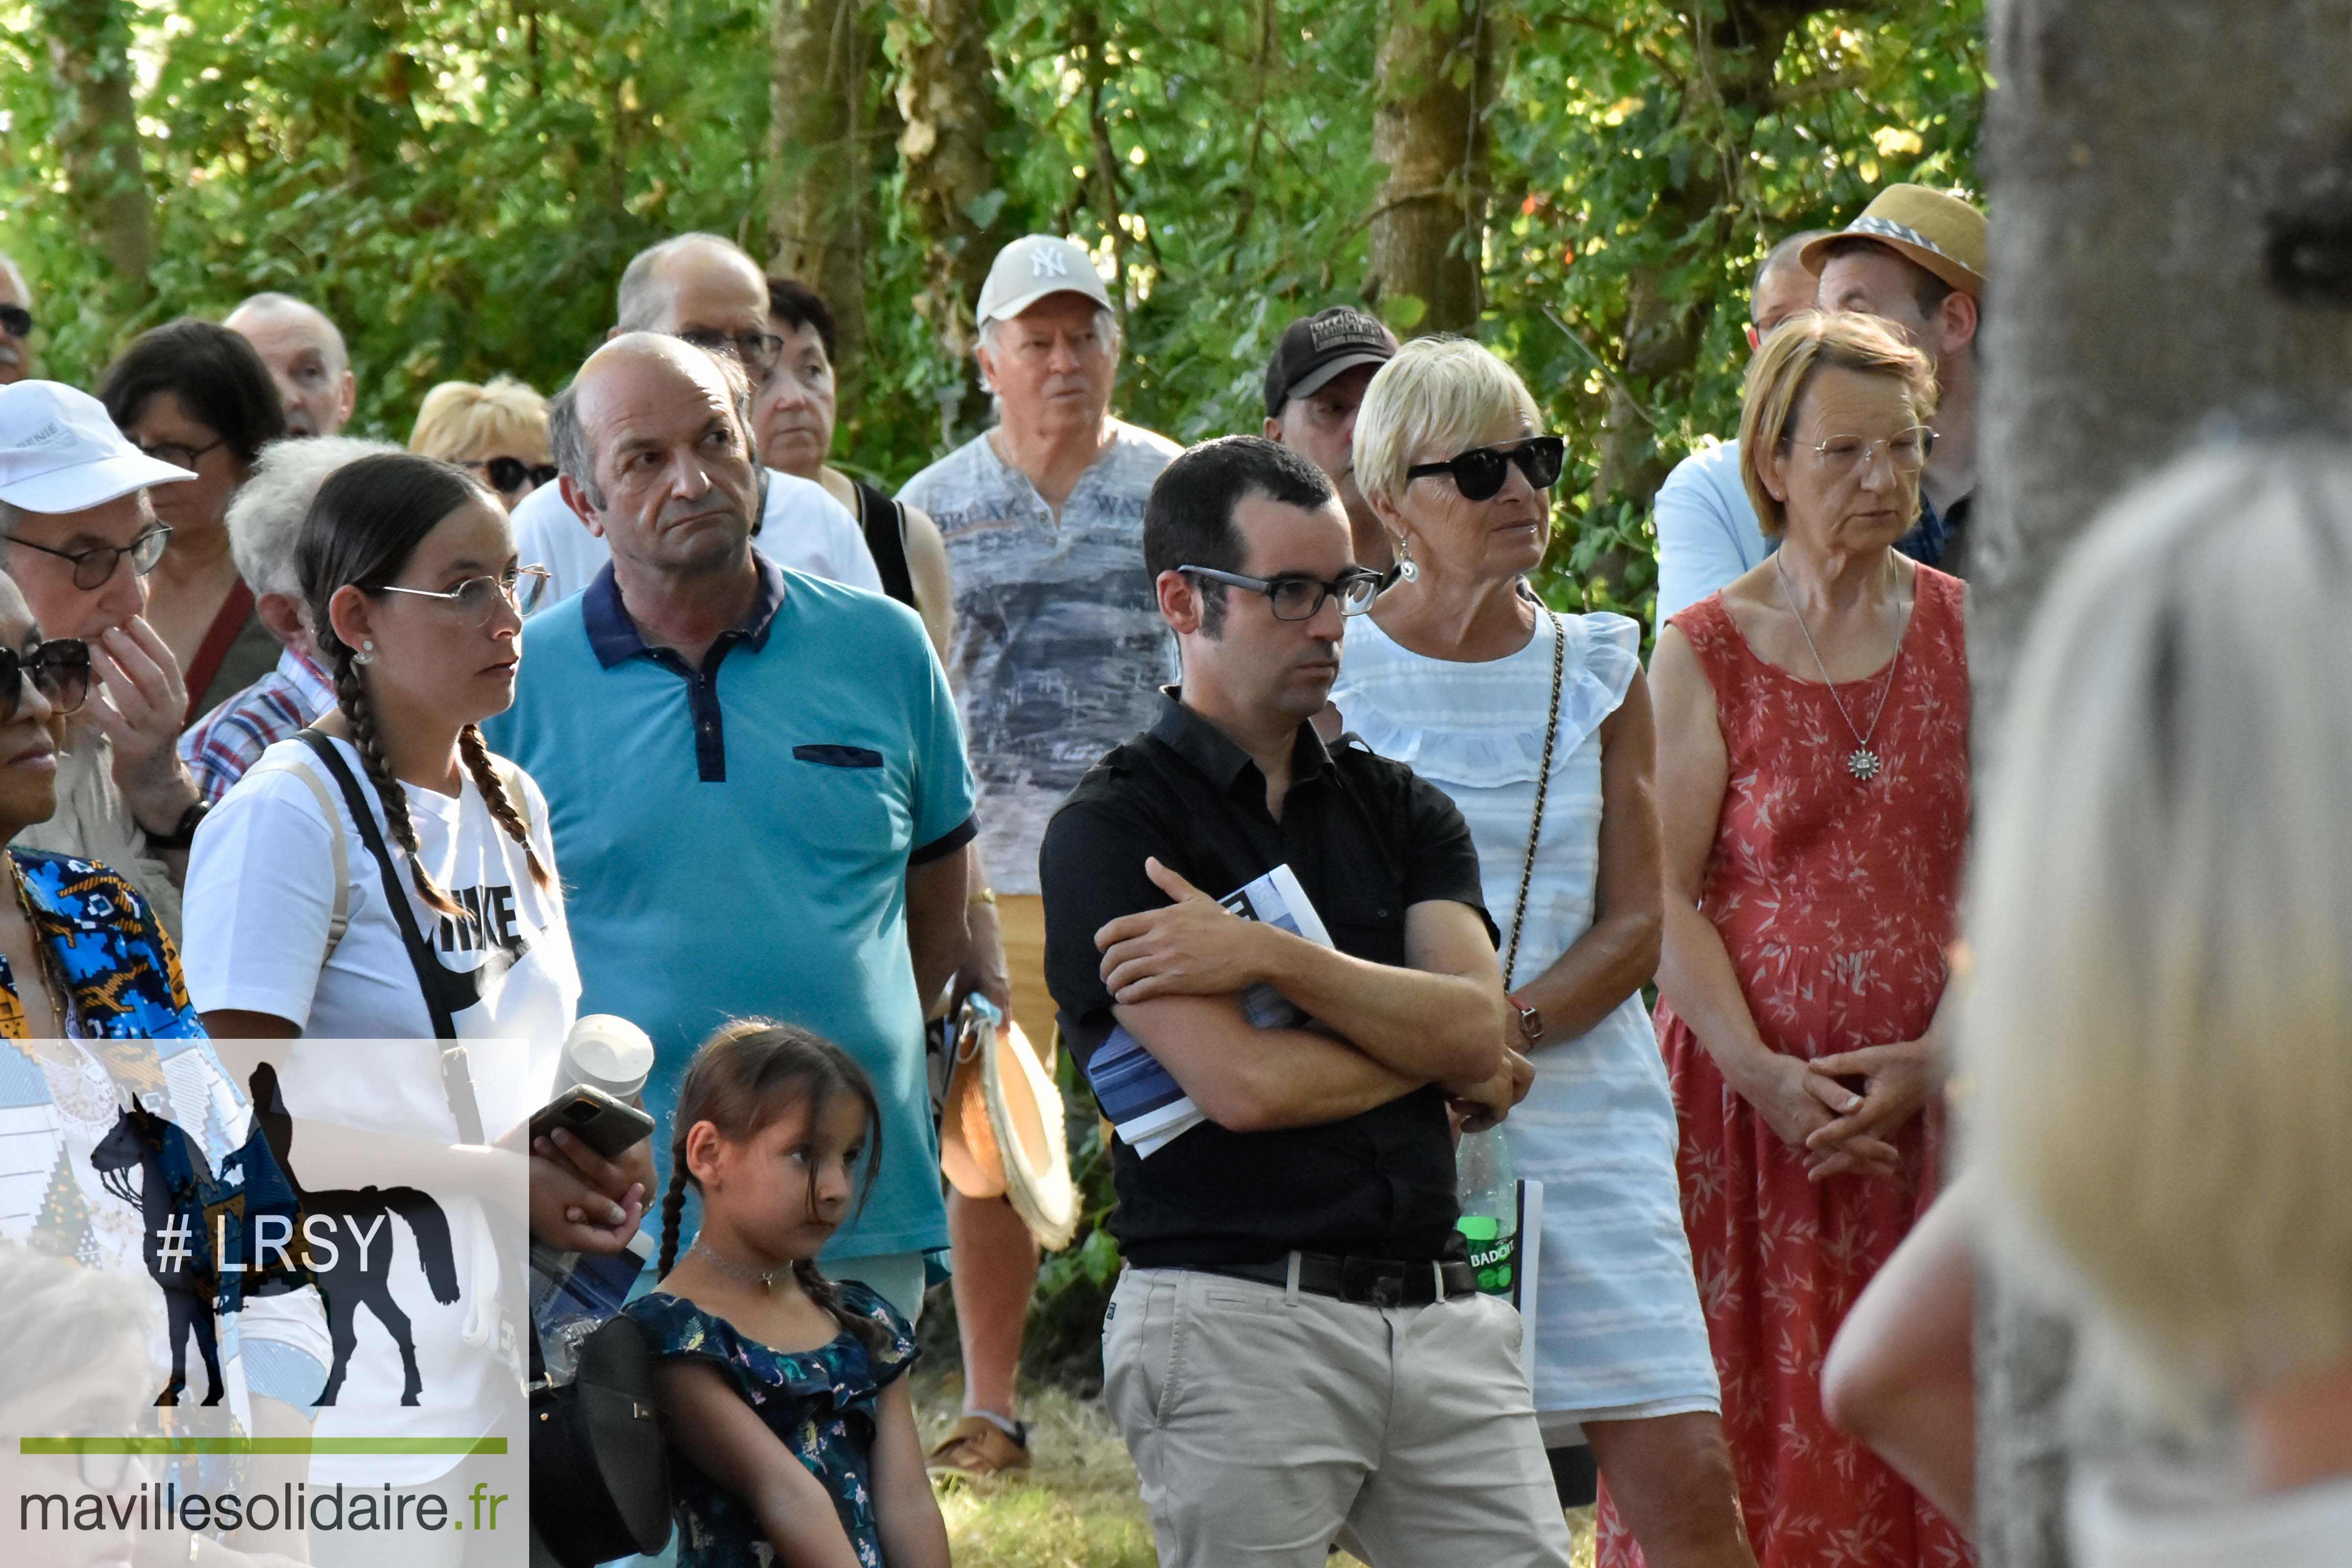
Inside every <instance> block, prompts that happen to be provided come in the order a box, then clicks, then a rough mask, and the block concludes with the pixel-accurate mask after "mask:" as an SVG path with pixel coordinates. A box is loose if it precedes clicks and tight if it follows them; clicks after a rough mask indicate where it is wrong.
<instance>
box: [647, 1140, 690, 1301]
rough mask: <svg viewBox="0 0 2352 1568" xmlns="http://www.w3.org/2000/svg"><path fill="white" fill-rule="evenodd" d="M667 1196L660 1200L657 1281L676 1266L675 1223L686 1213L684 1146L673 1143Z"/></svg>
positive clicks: (655, 1271)
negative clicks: (660, 1235) (659, 1254)
mask: <svg viewBox="0 0 2352 1568" xmlns="http://www.w3.org/2000/svg"><path fill="white" fill-rule="evenodd" d="M669 1164H670V1172H669V1195H668V1196H667V1197H665V1198H664V1199H662V1239H661V1261H660V1262H659V1263H658V1264H656V1266H655V1268H654V1278H655V1279H660V1278H661V1277H662V1276H664V1275H666V1274H667V1273H668V1272H669V1271H670V1270H671V1269H672V1268H675V1267H676V1266H677V1222H678V1220H679V1219H680V1218H681V1217H682V1216H683V1215H685V1213H686V1184H687V1182H688V1176H687V1172H686V1145H685V1144H684V1143H683V1142H677V1143H673V1144H671V1145H670V1148H669Z"/></svg>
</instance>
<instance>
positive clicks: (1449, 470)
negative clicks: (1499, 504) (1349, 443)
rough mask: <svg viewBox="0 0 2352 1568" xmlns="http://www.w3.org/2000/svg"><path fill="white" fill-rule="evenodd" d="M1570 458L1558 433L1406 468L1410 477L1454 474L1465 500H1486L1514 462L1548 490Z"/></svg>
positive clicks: (1473, 449) (1534, 483)
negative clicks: (1440, 461)
mask: <svg viewBox="0 0 2352 1568" xmlns="http://www.w3.org/2000/svg"><path fill="white" fill-rule="evenodd" d="M1567 460H1568V443H1567V441H1565V440H1564V439H1562V438H1561V437H1558V436H1530V437H1528V438H1527V439H1526V440H1524V441H1514V442H1512V443H1510V444H1509V445H1507V446H1502V447H1471V448H1470V449H1469V450H1468V451H1466V452H1464V453H1462V454H1461V455H1460V456H1459V457H1454V458H1446V459H1445V461H1444V462H1442V463H1415V464H1414V465H1413V466H1412V468H1407V469H1406V470H1405V471H1404V477H1405V478H1406V479H1420V478H1421V477H1422V476H1423V475H1424V474H1451V475H1453V476H1454V489H1457V490H1460V491H1461V492H1462V499H1463V500H1486V498H1487V497H1489V496H1491V495H1493V494H1495V493H1496V491H1497V490H1500V489H1502V488H1503V481H1504V480H1505V479H1507V478H1509V477H1510V472H1511V465H1512V464H1514V463H1517V465H1518V466H1519V472H1521V473H1523V474H1525V475H1527V477H1528V484H1529V485H1530V486H1532V487H1534V488H1535V489H1539V490H1548V489H1551V487H1552V486H1553V485H1555V484H1557V483H1559V470H1560V465H1561V464H1563V463H1565V462H1566V461H1567Z"/></svg>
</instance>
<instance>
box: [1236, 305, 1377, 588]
mask: <svg viewBox="0 0 2352 1568" xmlns="http://www.w3.org/2000/svg"><path fill="white" fill-rule="evenodd" d="M1396 352H1397V341H1396V336H1395V334H1394V333H1392V332H1391V331H1389V330H1388V328H1387V327H1385V326H1383V325H1381V321H1380V320H1379V318H1377V317H1374V316H1368V315H1366V314H1365V313H1364V312H1363V311H1361V310H1351V309H1349V307H1348V306H1346V305H1334V306H1332V307H1331V308H1330V309H1329V310H1318V311H1316V312H1315V313H1314V314H1313V315H1311V316H1307V317H1303V318H1301V319H1300V320H1298V321H1293V322H1291V323H1290V328H1289V330H1288V331H1286V332H1284V333H1283V334H1282V339H1281V341H1280V342H1277V343H1276V344H1275V345H1274V358H1273V359H1272V360H1270V361H1269V362H1267V364H1266V367H1265V438H1266V439H1267V440H1269V441H1277V442H1280V443H1281V444H1282V445H1283V446H1286V447H1290V448H1292V449H1293V450H1295V451H1297V453H1298V454H1299V455H1300V456H1301V457H1303V458H1306V459H1307V461H1308V462H1310V463H1312V464H1314V465H1315V466H1316V467H1317V468H1320V469H1322V470H1323V472H1324V474H1325V476H1326V477H1328V479H1330V481H1331V488H1332V489H1336V490H1338V491H1339V504H1340V505H1341V506H1344V507H1346V508H1347V509H1348V531H1349V534H1351V535H1352V536H1353V537H1354V540H1355V547H1356V563H1357V564H1358V565H1360V566H1369V567H1370V568H1371V569H1372V570H1373V571H1375V572H1385V571H1387V570H1388V569H1389V567H1390V566H1391V565H1392V564H1393V563H1394V557H1395V551H1394V550H1393V549H1392V548H1391V545H1390V543H1389V536H1388V531H1387V530H1386V529H1384V528H1382V527H1381V523H1380V520H1379V519H1378V518H1376V517H1374V516H1373V515H1372V509H1371V505H1370V502H1368V501H1366V500H1364V492H1363V491H1361V490H1360V489H1357V488H1356V408H1357V406H1358V405H1360V404H1361V403H1362V402H1363V401H1364V388H1366V387H1367V386H1370V384H1372V377H1373V376H1374V375H1376V374H1379V372H1380V368H1381V366H1382V365H1384V364H1386V363H1389V361H1390V360H1391V359H1393V358H1395V357H1396Z"/></svg>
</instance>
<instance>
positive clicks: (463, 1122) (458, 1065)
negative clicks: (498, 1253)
mask: <svg viewBox="0 0 2352 1568" xmlns="http://www.w3.org/2000/svg"><path fill="white" fill-rule="evenodd" d="M297 738H298V739H299V740H300V741H301V742H302V743H303V744H304V745H306V746H308V747H310V750H311V751H312V752H316V753H317V754H318V757H319V760H320V762H322V763H325V764H326V766H327V771H328V772H329V773H332V774H334V776H335V783H336V784H339V785H341V788H342V792H343V804H344V805H348V806H350V807H351V811H352V821H353V822H356V823H358V824H359V829H360V837H361V838H362V839H363V840H364V841H365V842H366V844H367V847H368V853H369V854H371V855H373V856H374V857H375V868H376V871H377V873H378V874H379V875H380V876H381V877H382V878H383V893H384V901H385V902H386V903H388V904H390V905H391V906H392V918H393V919H394V921H398V922H399V925H400V939H401V941H402V942H404V944H405V945H406V946H407V948H408V962H409V963H410V964H412V965H413V966H414V967H415V970H416V984H417V987H418V989H420V990H421V991H423V992H424V993H425V1010H426V1011H427V1012H429V1013H430V1014H431V1015H432V1016H433V1036H434V1038H436V1039H439V1040H449V1041H455V1040H456V1039H457V1023H456V1021H455V1020H454V1019H453V1018H452V1017H451V1016H450V1010H449V1001H448V997H447V994H446V992H447V989H448V985H449V972H448V971H447V970H446V969H443V968H442V967H441V961H440V960H439V959H437V958H435V957H434V956H433V950H432V948H431V947H429V946H427V945H426V944H425V935H424V933H423V932H422V931H419V930H417V927H416V911H415V910H412V909H411V908H409V904H408V892H407V889H406V888H405V887H404V886H403V885H402V883H401V880H400V873H399V872H398V871H397V870H396V869H395V868H394V866H393V863H392V850H391V849H390V848H389V847H387V846H386V845H385V844H384V841H383V833H382V832H381V831H380V830H378V828H377V827H376V825H375V811H374V809H373V804H372V803H371V802H370V801H369V800H368V798H367V795H366V793H365V792H364V791H362V789H361V788H360V781H359V780H358V778H356V777H355V776H354V775H353V774H352V769H351V764H350V763H346V762H344V761H343V757H342V753H341V752H338V751H336V750H335V743H334V742H332V741H330V740H329V739H327V737H326V736H324V735H321V734H320V733H319V731H316V730H304V731H301V732H300V734H299V736H298V737H297ZM441 1088H442V1091H443V1092H444V1093H445V1094H446V1095H447V1096H448V1099H449V1110H450V1114H451V1115H453V1116H455V1117H456V1118H457V1138H458V1142H463V1143H479V1142H482V1141H483V1140H482V1113H481V1110H480V1108H479V1106H478V1105H477V1104H476V1103H475V1100H474V1075H473V1072H472V1069H471V1068H469V1067H468V1066H467V1061H466V1047H463V1046H461V1045H454V1044H453V1045H450V1046H447V1047H444V1048H443V1050H442V1052H441Z"/></svg>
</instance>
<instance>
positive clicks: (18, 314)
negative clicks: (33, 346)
mask: <svg viewBox="0 0 2352 1568" xmlns="http://www.w3.org/2000/svg"><path fill="white" fill-rule="evenodd" d="M0 331H5V332H6V333H7V334H8V335H9V336H10V337H12V338H29V337H31V336H32V335H33V312H32V311H30V310H26V309H25V307H24V306H22V305H0Z"/></svg>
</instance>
